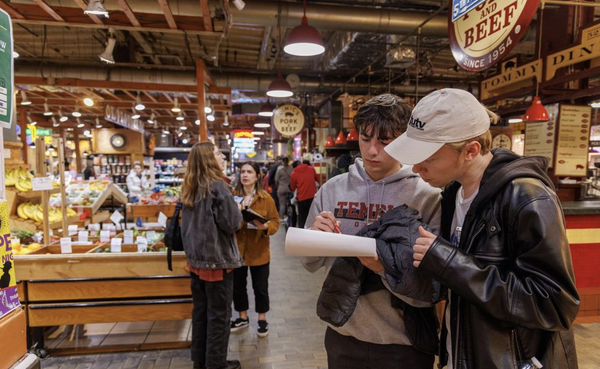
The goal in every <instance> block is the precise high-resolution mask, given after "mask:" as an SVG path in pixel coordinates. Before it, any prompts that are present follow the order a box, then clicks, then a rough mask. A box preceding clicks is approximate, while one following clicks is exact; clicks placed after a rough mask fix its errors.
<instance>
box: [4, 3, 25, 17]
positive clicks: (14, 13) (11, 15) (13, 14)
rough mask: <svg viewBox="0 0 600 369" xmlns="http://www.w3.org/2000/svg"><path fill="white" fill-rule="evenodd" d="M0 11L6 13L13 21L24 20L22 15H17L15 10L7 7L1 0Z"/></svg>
mask: <svg viewBox="0 0 600 369" xmlns="http://www.w3.org/2000/svg"><path fill="white" fill-rule="evenodd" d="M0 9H2V10H4V11H5V12H7V13H8V14H9V15H10V17H11V18H13V20H14V19H25V17H24V16H23V14H21V13H19V12H18V11H17V10H16V9H15V8H13V7H12V6H10V5H8V4H7V3H5V2H4V1H1V0H0Z"/></svg>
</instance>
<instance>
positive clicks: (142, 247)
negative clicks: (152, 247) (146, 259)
mask: <svg viewBox="0 0 600 369" xmlns="http://www.w3.org/2000/svg"><path fill="white" fill-rule="evenodd" d="M136 243H137V250H138V252H146V251H148V240H147V239H146V237H142V236H138V238H137V240H136Z"/></svg>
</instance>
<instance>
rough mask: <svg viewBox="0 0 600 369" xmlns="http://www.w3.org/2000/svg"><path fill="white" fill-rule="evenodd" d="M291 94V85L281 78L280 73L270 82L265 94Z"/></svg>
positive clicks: (284, 95)
mask: <svg viewBox="0 0 600 369" xmlns="http://www.w3.org/2000/svg"><path fill="white" fill-rule="evenodd" d="M292 95H294V93H293V92H292V87H291V86H290V84H289V83H288V82H287V81H286V80H285V79H283V77H282V76H281V73H280V74H279V75H278V76H277V78H275V79H274V80H273V82H271V84H270V85H269V90H268V91H267V96H271V97H290V96H292Z"/></svg>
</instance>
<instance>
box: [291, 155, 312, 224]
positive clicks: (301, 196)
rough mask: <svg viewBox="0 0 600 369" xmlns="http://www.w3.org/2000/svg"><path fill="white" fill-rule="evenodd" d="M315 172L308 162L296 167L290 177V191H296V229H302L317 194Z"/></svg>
mask: <svg viewBox="0 0 600 369" xmlns="http://www.w3.org/2000/svg"><path fill="white" fill-rule="evenodd" d="M316 182H317V172H316V171H315V168H313V167H312V166H311V165H310V162H309V161H308V160H305V161H303V162H302V164H300V165H298V166H297V167H296V168H295V169H294V171H293V172H292V175H291V176H290V189H291V190H292V191H295V190H296V189H298V193H297V195H296V197H297V198H298V227H299V228H304V223H306V218H307V217H308V211H309V210H310V206H311V205H312V201H313V198H314V197H315V194H316V193H317V183H316Z"/></svg>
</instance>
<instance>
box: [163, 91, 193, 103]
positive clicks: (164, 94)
mask: <svg viewBox="0 0 600 369" xmlns="http://www.w3.org/2000/svg"><path fill="white" fill-rule="evenodd" d="M162 94H163V96H164V97H166V98H167V100H169V102H173V98H172V97H171V95H169V94H168V93H166V92H163V93H162ZM184 96H185V95H184ZM188 102H189V101H188Z"/></svg>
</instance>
